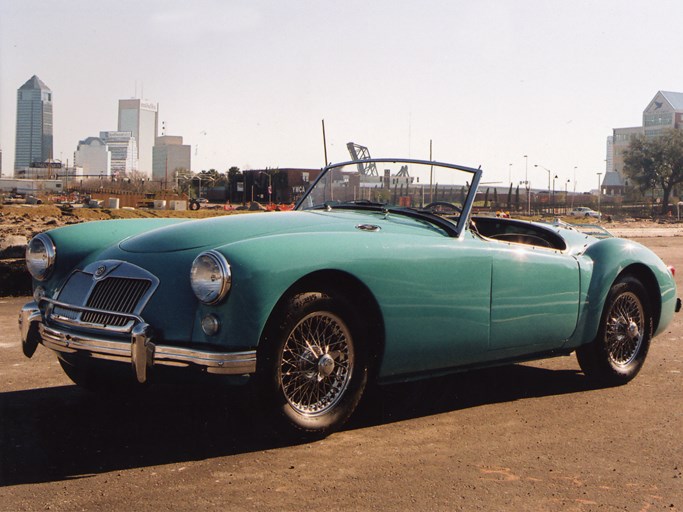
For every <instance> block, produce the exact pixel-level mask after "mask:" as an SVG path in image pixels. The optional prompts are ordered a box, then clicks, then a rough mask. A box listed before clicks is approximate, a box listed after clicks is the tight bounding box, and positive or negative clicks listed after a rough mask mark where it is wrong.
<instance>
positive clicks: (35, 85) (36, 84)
mask: <svg viewBox="0 0 683 512" xmlns="http://www.w3.org/2000/svg"><path fill="white" fill-rule="evenodd" d="M37 89H39V90H41V91H50V88H49V87H48V86H47V85H45V82H43V81H42V80H41V79H40V78H38V77H37V76H36V75H33V76H32V77H31V78H29V79H28V80H27V81H26V83H25V84H24V85H22V86H21V87H19V90H20V91H21V90H24V91H26V90H32V91H35V90H37ZM50 92H52V91H50Z"/></svg>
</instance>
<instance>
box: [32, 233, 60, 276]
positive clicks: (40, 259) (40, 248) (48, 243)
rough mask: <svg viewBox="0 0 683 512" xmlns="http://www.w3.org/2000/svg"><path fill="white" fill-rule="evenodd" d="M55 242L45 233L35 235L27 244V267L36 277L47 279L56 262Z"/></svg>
mask: <svg viewBox="0 0 683 512" xmlns="http://www.w3.org/2000/svg"><path fill="white" fill-rule="evenodd" d="M55 256H56V251H55V244H54V243H53V242H52V239H51V238H50V237H49V236H47V235H46V234H45V233H41V234H40V235H38V236H35V237H33V238H32V239H31V241H30V242H29V243H28V245H27V246H26V267H27V268H28V271H29V272H30V273H31V275H32V276H33V278H34V279H37V280H38V281H45V280H46V279H47V278H48V277H50V273H51V272H52V268H53V267H54V264H55Z"/></svg>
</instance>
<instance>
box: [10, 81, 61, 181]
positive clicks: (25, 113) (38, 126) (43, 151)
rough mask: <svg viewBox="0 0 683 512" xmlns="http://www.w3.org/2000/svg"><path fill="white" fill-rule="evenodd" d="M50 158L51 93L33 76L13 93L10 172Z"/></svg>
mask: <svg viewBox="0 0 683 512" xmlns="http://www.w3.org/2000/svg"><path fill="white" fill-rule="evenodd" d="M51 158H52V91H51V90H50V88H49V87H48V86H47V85H45V84H44V83H43V82H42V81H41V80H40V78H38V77H37V76H36V75H33V76H32V77H31V78H30V79H29V80H28V81H27V82H26V83H25V84H24V85H22V86H21V87H20V88H19V89H18V90H17V133H16V144H15V152H14V170H19V169H22V168H25V167H29V166H30V165H31V164H32V163H33V162H44V161H45V160H48V159H51Z"/></svg>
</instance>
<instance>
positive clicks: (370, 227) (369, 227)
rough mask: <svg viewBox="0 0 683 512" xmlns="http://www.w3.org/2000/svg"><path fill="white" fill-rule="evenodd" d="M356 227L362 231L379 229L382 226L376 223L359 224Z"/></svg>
mask: <svg viewBox="0 0 683 512" xmlns="http://www.w3.org/2000/svg"><path fill="white" fill-rule="evenodd" d="M356 229H360V230H361V231H379V230H380V229H382V228H380V227H379V226H376V225H374V224H358V225H357V226H356Z"/></svg>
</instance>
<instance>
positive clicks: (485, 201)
mask: <svg viewBox="0 0 683 512" xmlns="http://www.w3.org/2000/svg"><path fill="white" fill-rule="evenodd" d="M488 205H489V187H487V188H486V194H484V208H487V207H488Z"/></svg>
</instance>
